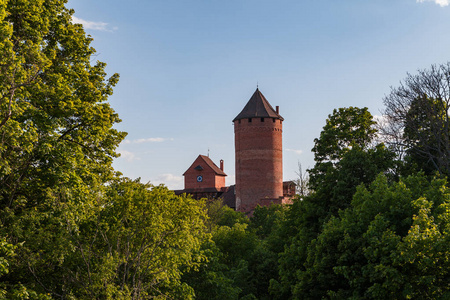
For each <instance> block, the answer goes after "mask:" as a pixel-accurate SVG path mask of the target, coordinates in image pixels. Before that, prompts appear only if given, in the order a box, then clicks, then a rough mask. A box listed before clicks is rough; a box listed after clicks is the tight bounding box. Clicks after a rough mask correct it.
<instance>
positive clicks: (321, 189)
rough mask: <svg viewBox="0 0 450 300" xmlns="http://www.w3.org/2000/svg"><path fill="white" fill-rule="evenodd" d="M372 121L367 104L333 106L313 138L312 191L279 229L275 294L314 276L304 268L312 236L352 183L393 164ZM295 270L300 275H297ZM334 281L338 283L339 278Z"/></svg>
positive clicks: (347, 196)
mask: <svg viewBox="0 0 450 300" xmlns="http://www.w3.org/2000/svg"><path fill="white" fill-rule="evenodd" d="M374 124H375V122H374V121H373V118H372V115H371V114H370V113H369V111H368V110H367V108H354V107H349V108H340V109H339V110H336V109H335V110H334V111H333V114H332V115H330V116H329V117H328V119H327V121H326V125H325V126H324V128H323V130H322V132H321V134H320V138H318V139H315V146H314V148H313V151H314V152H315V153H314V154H315V156H314V157H315V160H316V164H315V166H314V168H312V169H311V170H309V175H310V177H309V184H310V186H309V187H310V189H311V190H312V192H311V193H310V195H308V196H307V197H304V198H303V199H302V200H301V201H299V200H297V201H295V202H294V204H293V205H292V207H291V209H290V210H289V212H288V213H287V216H286V221H285V222H284V225H283V227H284V229H283V230H282V231H283V232H285V236H287V237H289V238H288V240H287V241H286V246H285V250H284V252H283V253H281V255H280V260H279V263H280V280H281V282H278V283H277V282H274V281H273V282H272V287H273V290H274V291H275V290H276V291H277V292H278V293H279V294H281V295H283V297H280V298H288V297H291V296H292V293H296V291H295V289H294V287H296V286H297V284H298V283H299V281H302V282H303V283H305V284H306V282H307V281H308V278H310V279H311V280H312V279H313V278H315V276H316V275H317V274H314V273H308V271H307V270H306V267H305V266H306V265H307V262H308V260H310V261H311V258H310V257H309V256H310V252H311V251H313V250H312V249H314V248H315V247H316V243H317V241H315V240H316V239H317V238H318V235H319V234H320V233H321V231H322V230H323V228H324V224H326V223H327V222H329V221H330V220H332V219H333V218H335V217H337V216H338V215H339V212H340V211H342V210H345V209H347V208H348V207H349V206H350V204H351V201H352V198H353V195H354V193H355V192H356V188H357V186H358V185H361V184H364V185H369V184H370V183H371V182H372V181H373V180H374V179H375V178H376V176H377V175H378V174H379V173H388V172H389V171H390V170H391V168H393V166H394V160H393V159H394V153H392V152H391V151H389V150H388V149H386V147H384V145H383V144H375V142H374V140H375V137H376V132H377V131H376V129H375V128H374ZM326 250H327V249H326V248H323V249H321V251H326ZM319 273H320V272H319ZM298 274H303V275H302V276H303V277H302V279H300V278H299V277H298ZM305 276H306V277H305ZM308 276H309V277H308ZM334 276H335V275H334V274H332V275H331V277H330V278H334ZM335 283H336V285H339V284H340V283H341V281H339V280H337V281H335ZM308 289H310V290H311V291H313V290H314V289H317V291H318V293H321V290H322V289H321V287H320V285H318V286H316V287H315V288H314V285H311V286H310V288H308ZM316 296H317V295H316ZM316 296H314V295H310V297H311V298H315V297H316Z"/></svg>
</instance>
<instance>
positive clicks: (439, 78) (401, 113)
mask: <svg viewBox="0 0 450 300" xmlns="http://www.w3.org/2000/svg"><path fill="white" fill-rule="evenodd" d="M384 104H385V105H386V109H385V111H384V117H385V119H386V124H384V126H382V131H381V132H382V134H383V136H384V139H385V141H386V143H387V144H388V145H389V146H391V147H393V148H394V149H396V150H397V152H398V153H399V155H400V156H401V157H404V156H406V157H407V159H409V160H410V161H412V163H415V164H417V166H418V168H419V169H422V170H424V171H426V172H427V173H428V174H430V173H433V172H435V171H438V172H441V173H442V174H445V175H447V176H448V175H449V174H450V120H449V113H450V111H449V107H450V62H448V63H446V64H441V65H439V66H436V65H432V66H431V68H430V69H425V70H419V71H418V74H416V75H412V74H409V73H408V74H407V77H406V79H405V80H404V81H403V82H401V83H400V86H399V87H397V88H391V92H390V93H389V94H388V95H387V96H386V97H384Z"/></svg>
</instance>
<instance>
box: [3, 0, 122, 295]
mask: <svg viewBox="0 0 450 300" xmlns="http://www.w3.org/2000/svg"><path fill="white" fill-rule="evenodd" d="M65 3H66V1H63V0H52V1H44V0H33V1H30V0H18V1H0V39H1V40H0V48H1V50H2V51H0V68H1V72H0V235H1V236H4V237H7V239H8V240H7V241H8V242H9V243H11V244H13V245H14V246H16V245H19V244H20V243H23V246H21V247H18V248H16V250H15V255H14V256H13V257H12V258H11V259H10V260H9V262H10V268H9V270H10V272H9V273H8V274H3V275H2V276H1V281H2V282H8V283H9V284H11V285H12V286H14V285H19V284H23V285H24V286H25V287H26V288H27V289H29V290H35V291H36V292H38V293H43V294H44V293H45V294H47V293H50V294H52V295H53V296H54V297H68V295H70V291H68V286H70V282H68V281H65V280H68V279H69V278H70V277H71V276H72V275H73V274H69V273H68V272H67V269H68V264H70V260H71V258H72V257H73V255H74V253H76V251H78V250H79V249H77V245H76V244H74V241H73V240H71V238H70V236H71V235H70V234H69V233H72V232H79V230H80V228H79V226H80V224H82V223H83V222H87V221H88V220H91V219H92V218H93V217H94V216H95V214H96V213H98V211H99V210H101V208H102V205H104V198H103V197H102V195H103V193H104V183H106V182H107V181H109V180H111V179H112V178H113V176H114V171H113V169H112V167H111V162H112V159H113V158H114V157H116V156H117V154H116V153H115V148H116V147H117V145H118V144H119V142H120V141H121V140H122V139H123V137H124V136H125V134H124V133H121V132H118V131H117V130H115V129H114V128H113V125H114V124H115V123H117V122H119V121H120V120H119V118H118V116H117V114H116V113H115V112H114V110H113V109H112V108H111V107H110V106H109V104H108V103H107V102H106V101H107V98H108V96H109V95H111V94H112V88H113V86H114V85H115V84H116V83H117V80H118V75H117V74H114V75H113V76H111V77H110V78H107V75H106V73H105V66H106V65H105V64H104V63H102V62H97V63H95V64H91V61H92V58H93V56H92V55H93V54H94V53H95V50H94V49H93V48H92V47H90V43H91V40H92V39H91V38H90V37H89V36H87V35H86V34H85V32H84V30H83V28H82V26H81V25H79V24H73V23H72V22H71V16H72V14H73V11H72V10H69V9H67V8H65Z"/></svg>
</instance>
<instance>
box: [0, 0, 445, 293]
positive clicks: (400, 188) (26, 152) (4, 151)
mask: <svg viewBox="0 0 450 300" xmlns="http://www.w3.org/2000/svg"><path fill="white" fill-rule="evenodd" d="M65 2H66V1H64V0H45V1H44V0H14V1H7V0H0V68H1V73H0V299H205V300H210V299H217V300H219V299H220V300H222V299H247V300H248V299H449V298H450V274H449V273H450V189H449V184H448V182H447V177H448V176H449V175H450V162H449V158H450V149H449V148H450V143H449V135H450V122H449V105H450V63H444V64H442V65H438V66H434V65H433V66H431V67H430V68H429V69H426V70H420V71H418V72H417V74H408V75H407V77H406V79H404V80H403V81H402V83H401V84H400V86H399V87H394V88H392V90H391V92H390V94H388V95H386V96H385V98H384V99H383V101H384V104H385V111H384V116H383V119H382V120H380V121H379V122H375V121H374V118H373V116H372V115H371V114H370V112H369V111H368V109H367V108H357V107H347V108H338V109H335V110H334V111H333V112H332V113H331V114H330V115H329V117H328V119H327V120H326V121H325V125H324V127H323V130H322V132H321V134H320V136H319V137H318V138H317V139H316V140H315V141H314V142H315V144H314V148H313V149H312V151H313V152H314V155H315V165H314V167H313V168H312V169H310V170H308V171H307V175H305V174H300V175H301V176H300V177H301V178H300V179H301V180H300V183H301V189H299V190H300V193H299V195H298V197H297V198H296V199H295V201H294V203H293V204H292V205H290V206H276V205H272V206H270V207H258V208H257V209H256V210H255V211H254V214H253V216H252V218H248V217H246V216H245V215H243V214H242V213H240V212H235V211H233V210H232V209H230V208H228V207H226V206H224V205H223V204H222V203H221V201H220V200H214V201H213V200H208V199H204V200H202V201H197V200H194V199H192V198H190V197H189V196H186V195H182V196H175V195H174V193H173V192H171V191H170V190H168V189H167V188H166V187H164V186H152V185H151V184H143V183H140V181H139V179H137V180H132V179H128V178H124V177H123V176H122V175H121V174H120V173H119V172H118V171H120V170H118V171H116V170H114V169H113V168H112V166H111V163H112V160H113V159H114V158H115V157H117V156H118V155H117V153H116V150H115V149H116V148H117V146H118V145H119V143H120V142H121V141H122V140H123V139H124V137H125V136H126V134H125V133H123V132H119V131H117V130H116V129H114V124H116V123H117V122H120V119H119V117H118V115H117V114H116V113H115V112H114V110H113V109H112V108H111V107H110V106H109V104H108V102H107V99H108V96H110V95H111V94H112V91H113V87H114V86H115V84H116V83H117V82H118V75H117V74H115V75H113V76H111V77H107V74H106V72H105V66H106V65H105V63H103V62H96V63H93V59H94V55H95V50H94V49H93V48H92V47H91V46H90V43H91V38H90V37H89V36H88V35H86V33H85V32H84V30H83V28H82V26H81V25H80V24H73V23H72V21H71V16H72V14H73V11H72V10H70V9H67V8H66V7H65ZM380 101H381V100H380Z"/></svg>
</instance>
